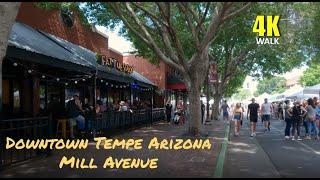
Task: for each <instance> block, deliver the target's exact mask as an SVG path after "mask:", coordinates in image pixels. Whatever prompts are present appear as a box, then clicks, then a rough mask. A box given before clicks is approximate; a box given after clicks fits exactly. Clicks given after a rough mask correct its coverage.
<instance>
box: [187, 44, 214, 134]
mask: <svg viewBox="0 0 320 180" xmlns="http://www.w3.org/2000/svg"><path fill="white" fill-rule="evenodd" d="M206 49H207V50H206V51H204V52H203V53H202V54H199V55H198V56H195V57H193V58H197V59H199V61H200V60H202V61H200V62H201V63H199V64H191V65H190V66H189V69H188V74H184V80H185V82H186V85H187V89H188V98H189V134H190V135H191V136H198V135H200V128H201V103H200V87H201V86H202V85H203V82H204V81H205V78H206V76H207V72H208V68H209V58H208V48H206Z"/></svg>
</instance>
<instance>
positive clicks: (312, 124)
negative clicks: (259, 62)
mask: <svg viewBox="0 0 320 180" xmlns="http://www.w3.org/2000/svg"><path fill="white" fill-rule="evenodd" d="M220 111H221V112H222V115H223V119H224V120H226V121H228V120H232V121H233V122H234V135H235V136H239V134H240V128H241V126H242V122H243V120H244V119H245V118H246V119H248V121H249V122H250V130H251V134H250V136H251V137H254V136H256V126H257V122H258V119H261V122H262V123H263V126H264V132H267V131H270V124H271V123H270V120H271V119H277V120H284V121H285V124H286V125H285V128H284V135H285V139H292V140H295V139H297V140H302V135H301V127H302V126H303V127H304V130H305V133H304V139H308V140H310V139H312V137H314V139H317V140H319V136H320V132H319V129H320V101H319V100H318V98H317V97H314V98H309V99H307V100H303V102H301V101H300V100H294V101H292V102H291V101H290V100H286V101H284V102H272V103H270V102H268V99H267V98H265V99H264V103H262V104H261V105H260V104H258V103H256V102H255V99H254V98H252V100H251V103H250V104H249V105H248V106H247V110H246V111H247V113H246V116H245V107H244V106H242V104H241V103H236V105H235V106H234V107H233V106H231V108H230V107H229V105H228V104H227V101H224V103H223V104H222V105H221V107H220ZM230 113H231V114H230ZM230 117H231V118H230Z"/></svg>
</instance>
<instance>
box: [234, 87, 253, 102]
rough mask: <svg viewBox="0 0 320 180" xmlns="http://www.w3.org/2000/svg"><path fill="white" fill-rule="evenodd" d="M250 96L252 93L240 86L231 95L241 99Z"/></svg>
mask: <svg viewBox="0 0 320 180" xmlns="http://www.w3.org/2000/svg"><path fill="white" fill-rule="evenodd" d="M250 96H252V94H251V93H250V92H249V91H248V90H246V89H243V88H241V89H239V90H238V92H237V93H235V94H233V95H232V98H233V99H236V100H240V101H242V100H244V99H247V98H249V97H250Z"/></svg>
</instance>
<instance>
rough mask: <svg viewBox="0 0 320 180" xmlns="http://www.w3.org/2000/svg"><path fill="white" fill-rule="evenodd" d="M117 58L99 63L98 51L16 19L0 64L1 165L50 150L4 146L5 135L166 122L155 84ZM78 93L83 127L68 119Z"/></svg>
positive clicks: (95, 131)
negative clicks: (119, 61)
mask: <svg viewBox="0 0 320 180" xmlns="http://www.w3.org/2000/svg"><path fill="white" fill-rule="evenodd" d="M113 62H114V63H112V64H109V65H104V64H100V63H99V61H98V58H97V53H94V52H92V51H90V50H88V49H86V48H83V47H80V46H78V45H76V44H73V43H70V42H68V41H66V40H63V39H61V38H58V37H55V36H53V35H51V34H48V33H45V32H42V31H39V30H35V29H33V28H31V27H29V26H27V25H25V24H22V23H18V22H17V23H15V24H14V25H13V28H12V32H11V35H10V39H9V45H8V50H7V54H6V57H5V59H4V60H3V63H2V68H3V71H2V76H1V78H2V90H1V93H2V94H3V97H2V102H0V104H1V108H0V110H1V120H0V169H1V168H4V167H6V166H10V165H12V164H14V163H18V162H21V161H25V160H28V159H30V158H33V157H35V156H37V155H39V154H48V153H49V152H47V151H39V150H37V151H35V150H26V149H24V150H21V151H19V150H6V149H5V144H6V142H5V139H6V137H10V138H12V139H15V140H16V139H31V140H32V139H40V138H42V139H46V138H86V139H92V138H93V137H95V136H97V135H99V136H112V135H113V134H114V133H116V132H119V131H121V130H129V129H130V128H133V127H138V126H140V125H147V124H152V123H153V122H155V121H159V120H163V119H164V117H165V112H164V108H163V107H162V105H161V104H156V103H155V102H154V96H155V93H156V89H157V87H156V85H155V84H153V83H152V82H151V81H149V80H148V79H147V78H145V77H144V76H142V75H141V74H139V73H137V72H135V71H130V72H124V71H119V69H118V67H120V66H122V64H121V63H118V62H117V61H116V60H115V61H113ZM123 66H124V65H123ZM131 70H132V69H131ZM75 95H77V96H78V97H79V101H80V102H81V108H82V109H83V111H82V112H81V115H82V116H83V117H84V128H81V129H79V127H78V124H77V125H76V126H75V127H73V124H72V123H70V122H72V121H70V117H69V115H68V110H67V104H68V102H69V101H72V100H73V97H74V96H75ZM124 107H126V108H124ZM73 133H74V135H75V137H71V136H70V135H72V134H73Z"/></svg>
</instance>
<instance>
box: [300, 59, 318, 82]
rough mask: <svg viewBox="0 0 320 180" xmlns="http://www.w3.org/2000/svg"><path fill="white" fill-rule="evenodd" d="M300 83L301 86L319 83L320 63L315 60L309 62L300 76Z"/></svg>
mask: <svg viewBox="0 0 320 180" xmlns="http://www.w3.org/2000/svg"><path fill="white" fill-rule="evenodd" d="M300 83H301V84H302V85H303V86H314V85H317V84H320V63H319V61H315V60H314V62H312V63H311V65H310V67H309V68H308V69H306V71H304V73H303V75H302V76H301V77H300Z"/></svg>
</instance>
